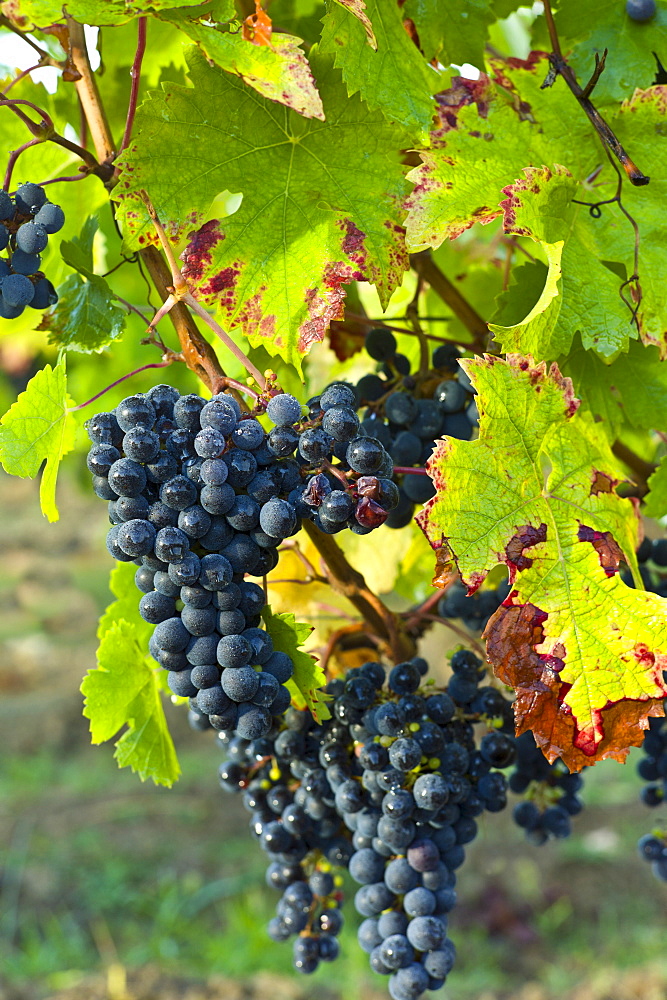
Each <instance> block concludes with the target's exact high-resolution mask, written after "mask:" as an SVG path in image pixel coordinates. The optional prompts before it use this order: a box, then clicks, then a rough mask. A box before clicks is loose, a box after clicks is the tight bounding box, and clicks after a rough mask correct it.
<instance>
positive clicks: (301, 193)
mask: <svg viewBox="0 0 667 1000" xmlns="http://www.w3.org/2000/svg"><path fill="white" fill-rule="evenodd" d="M313 60H314V56H313V52H312V51H311V64H313V65H314V67H316V75H317V80H318V84H319V88H320V93H321V95H322V99H323V103H324V108H325V113H326V121H325V122H320V121H317V120H315V119H304V118H302V117H301V116H300V115H298V114H296V113H295V112H294V111H291V110H290V109H288V108H279V109H277V108H276V106H275V104H273V103H272V102H270V101H267V100H265V99H264V98H261V97H260V96H259V95H258V94H257V93H256V92H255V91H253V90H251V89H249V88H248V87H246V86H245V85H244V84H243V83H242V81H241V80H239V79H237V78H236V77H234V76H232V75H230V74H228V73H224V72H223V71H222V70H219V69H218V68H216V67H210V66H209V65H208V64H207V63H206V61H205V60H204V58H203V57H202V56H201V55H200V54H199V53H198V52H196V51H195V52H193V53H192V54H191V56H190V66H191V71H190V77H191V80H192V83H193V86H192V87H176V86H173V87H172V86H169V87H168V88H167V89H165V91H164V93H161V94H153V95H152V96H151V98H150V99H149V100H148V101H147V102H146V103H145V104H144V105H143V106H142V108H140V110H139V112H138V114H137V126H138V135H137V139H136V141H135V142H134V143H133V144H132V148H131V149H130V150H128V151H127V152H126V153H125V154H124V155H123V158H122V174H121V179H120V182H119V184H118V185H117V187H116V188H115V195H116V197H117V198H118V199H119V200H120V205H119V216H120V218H121V219H122V220H123V225H124V227H125V230H126V240H127V243H128V245H130V246H132V247H136V246H141V245H143V244H145V243H147V242H154V240H155V235H154V232H153V228H152V225H151V222H150V219H149V217H148V216H147V214H146V212H145V209H144V206H143V203H142V202H141V200H140V199H139V198H138V197H137V192H138V191H140V190H141V189H145V190H147V191H148V193H149V195H150V198H151V200H152V202H153V204H154V205H155V208H156V210H157V212H158V215H159V216H160V218H161V219H162V220H163V223H166V228H167V231H168V232H169V233H170V235H171V236H172V237H173V238H174V240H178V239H179V238H180V237H181V236H182V235H184V234H185V233H186V232H187V231H188V230H190V229H192V228H193V226H196V225H198V224H201V222H202V221H203V218H204V216H205V213H206V212H207V211H208V209H209V207H210V205H211V202H212V200H213V199H214V198H215V196H216V195H217V194H218V193H219V192H220V191H222V190H225V189H227V190H229V191H241V192H242V193H243V201H242V203H241V206H240V208H239V209H238V211H236V212H235V213H234V214H233V215H231V216H229V217H228V218H226V219H224V220H222V221H219V220H216V219H213V220H211V221H209V222H207V223H205V225H204V226H202V228H201V229H200V230H199V231H198V232H194V233H192V235H191V239H190V242H189V244H188V246H187V247H186V248H185V250H184V251H183V254H182V260H183V261H184V263H185V267H184V274H185V277H186V278H187V280H188V282H189V284H190V286H191V287H192V288H193V289H194V291H195V294H196V295H197V296H198V297H199V299H200V301H202V303H204V304H206V305H209V306H217V307H218V309H219V311H220V313H221V314H222V319H223V321H224V322H227V323H228V325H229V326H231V327H238V328H239V329H240V331H241V332H242V333H243V334H244V335H246V336H247V337H248V339H249V341H250V344H251V346H253V347H258V346H260V345H261V346H264V347H266V349H267V350H268V351H269V352H270V353H271V354H272V355H276V354H277V355H279V356H280V357H281V358H283V360H285V361H287V362H289V363H291V364H294V365H295V366H296V367H297V369H299V370H300V365H301V358H302V356H303V355H304V354H306V353H307V352H308V351H309V350H310V348H311V346H312V345H313V344H314V343H317V342H319V341H321V340H323V339H324V336H325V335H326V331H327V328H328V325H329V323H330V322H331V320H332V319H339V318H342V309H343V302H344V294H345V292H344V285H345V284H346V283H349V282H351V281H353V280H358V279H359V280H360V279H364V280H368V281H371V282H374V283H375V284H376V285H377V288H378V293H379V295H380V297H381V299H382V302H383V303H384V304H386V302H387V301H388V298H389V296H390V294H391V292H392V291H393V289H394V288H395V287H396V286H397V285H398V284H399V283H400V281H401V280H402V276H403V272H404V270H405V269H406V268H407V264H408V260H407V254H406V251H405V244H404V235H403V229H402V227H401V226H400V218H401V215H400V209H399V205H400V200H401V198H402V196H403V194H404V190H405V183H404V176H403V168H402V167H401V163H400V153H399V150H400V148H401V145H402V143H403V142H408V141H409V140H408V139H407V136H406V133H405V132H404V131H403V130H402V129H400V128H398V127H396V126H394V125H390V124H389V123H385V122H383V121H382V119H381V118H380V117H379V115H378V112H371V111H370V110H369V109H368V108H367V107H366V106H365V105H364V104H363V103H362V102H361V101H360V100H359V99H358V98H348V97H347V95H346V92H345V87H344V85H343V84H342V83H341V81H340V75H339V73H338V72H337V71H335V70H333V69H332V67H331V65H330V64H329V63H328V62H327V61H323V60H322V59H321V58H319V57H318V58H316V61H315V62H314V61H313ZM169 163H172V164H173V169H165V165H166V164H169ZM352 163H355V164H357V165H361V164H363V169H355V170H353V171H351V170H350V165H351V164H352Z"/></svg>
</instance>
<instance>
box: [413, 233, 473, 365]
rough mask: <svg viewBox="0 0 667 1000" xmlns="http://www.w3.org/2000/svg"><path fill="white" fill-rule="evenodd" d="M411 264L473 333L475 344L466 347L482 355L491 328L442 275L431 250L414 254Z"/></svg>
mask: <svg viewBox="0 0 667 1000" xmlns="http://www.w3.org/2000/svg"><path fill="white" fill-rule="evenodd" d="M410 263H411V264H412V266H413V267H414V269H415V271H416V272H417V274H418V275H419V276H420V278H422V279H423V280H424V281H427V282H428V283H429V285H430V286H431V288H432V289H433V291H434V292H435V293H436V295H439V296H440V298H441V299H442V301H443V302H444V303H446V305H448V306H449V308H450V309H451V310H452V312H453V313H454V315H455V316H456V318H457V319H459V320H460V321H461V322H462V323H463V325H464V326H465V328H466V330H469V331H470V333H472V335H473V338H474V339H473V342H472V343H471V344H467V345H466V346H467V347H469V349H470V350H471V351H472V352H473V354H481V353H482V352H483V351H484V350H485V349H486V347H487V345H488V341H489V328H488V326H487V324H486V323H485V321H484V320H483V319H482V317H481V316H480V315H479V313H478V312H477V310H476V309H474V308H473V307H472V306H471V305H470V303H469V302H468V301H467V300H466V299H464V298H463V296H462V295H461V293H460V292H459V290H458V288H456V287H455V286H454V285H453V284H452V283H451V281H450V280H449V278H447V277H446V276H445V275H444V274H443V273H442V271H441V270H440V268H439V267H438V265H437V264H436V263H435V262H434V260H433V258H432V257H431V253H430V251H429V250H424V251H422V252H421V253H415V254H412V256H411V258H410Z"/></svg>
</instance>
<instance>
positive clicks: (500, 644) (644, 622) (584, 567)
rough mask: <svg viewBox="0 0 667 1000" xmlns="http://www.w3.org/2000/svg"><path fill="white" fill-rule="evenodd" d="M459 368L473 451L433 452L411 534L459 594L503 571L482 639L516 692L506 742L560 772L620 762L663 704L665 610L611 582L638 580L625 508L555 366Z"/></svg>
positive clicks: (493, 362)
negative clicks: (471, 404)
mask: <svg viewBox="0 0 667 1000" xmlns="http://www.w3.org/2000/svg"><path fill="white" fill-rule="evenodd" d="M463 364H464V367H465V369H466V371H467V373H468V375H469V376H470V378H471V380H472V382H473V385H474V386H475V388H476V389H477V392H478V397H477V400H478V403H477V405H478V408H479V411H480V433H479V438H478V440H476V441H459V440H456V439H453V438H446V439H445V440H444V441H441V442H440V443H439V445H438V447H437V450H436V452H435V453H434V455H433V457H432V458H431V460H430V462H429V463H428V466H427V468H428V471H429V474H430V476H431V478H432V479H433V482H434V484H435V486H436V488H437V493H436V496H435V497H434V498H433V499H432V500H430V501H429V502H428V504H427V505H426V507H425V509H424V511H423V513H422V514H421V515H419V519H418V520H419V522H420V525H421V527H422V528H423V530H424V532H425V533H426V535H427V537H428V539H429V541H430V542H431V545H432V546H433V547H434V548H436V549H437V550H438V552H439V554H440V557H441V559H440V561H441V564H442V560H443V556H445V555H449V557H450V560H451V561H452V562H453V563H455V564H456V566H457V568H458V570H459V572H460V574H461V578H462V579H463V581H464V583H465V584H466V585H467V586H468V588H469V592H471V593H472V592H473V591H474V590H476V589H477V588H478V587H479V586H480V585H481V583H482V582H483V581H484V579H485V577H486V575H487V574H488V573H489V571H490V570H491V569H493V567H494V566H495V565H497V564H498V563H504V564H505V565H506V566H507V567H508V570H509V574H510V583H511V587H512V589H511V591H510V594H509V596H508V597H507V599H506V600H505V602H504V604H503V605H502V606H501V607H500V608H499V609H498V611H497V612H496V613H495V614H494V615H493V616H492V618H491V619H490V621H489V624H488V625H487V628H486V631H485V633H484V637H485V639H486V643H487V654H488V657H489V660H490V662H491V664H492V666H493V669H494V671H495V673H496V675H497V676H498V677H499V678H500V679H501V680H502V681H504V682H505V683H507V684H510V685H512V687H514V688H515V690H516V693H517V701H516V705H515V717H516V726H517V732H518V733H521V732H523V731H525V730H526V729H532V730H533V732H534V734H535V738H536V740H537V742H538V744H539V745H540V746H541V747H542V749H543V750H544V753H545V754H546V756H547V757H548V758H549V759H550V760H553V759H555V758H556V757H562V759H563V760H564V761H565V763H566V764H567V765H568V767H570V768H571V769H572V770H578V769H579V768H581V767H584V766H585V765H587V764H594V763H595V762H596V761H597V760H601V759H603V758H605V757H614V758H616V759H618V760H623V759H624V758H625V756H626V754H627V751H628V748H629V747H631V746H637V745H639V744H640V743H641V741H642V739H643V735H644V734H643V730H644V729H646V727H647V725H648V719H649V718H650V717H651V716H655V715H662V714H663V709H662V700H663V699H664V697H665V696H666V695H667V685H666V684H665V681H664V680H663V676H662V672H663V670H665V669H667V601H666V600H665V599H664V598H661V597H658V596H657V595H656V594H653V593H647V592H646V591H643V590H635V589H633V588H631V587H628V586H627V585H626V584H625V583H624V582H623V581H622V580H621V577H620V575H619V572H618V570H619V562H620V561H621V560H624V561H625V562H627V563H628V564H629V565H630V566H631V567H632V568H633V571H634V572H635V574H636V573H637V564H636V558H635V554H634V553H635V547H636V544H637V514H636V507H635V504H634V502H633V501H632V500H628V499H622V498H621V497H619V496H618V494H617V493H616V492H615V487H616V486H617V485H618V484H619V481H620V479H621V477H622V472H621V471H620V469H619V465H618V462H617V461H616V459H615V458H614V456H613V455H612V453H611V451H610V449H609V447H608V445H607V444H606V442H605V440H604V437H603V435H601V434H600V433H599V430H598V428H597V427H596V425H595V424H594V422H593V420H592V419H591V418H590V416H589V415H588V414H587V413H585V412H582V411H581V410H580V409H579V400H577V399H576V398H575V397H574V393H573V389H572V383H571V382H570V380H569V379H568V378H564V377H563V376H562V375H561V373H560V371H559V370H558V367H557V366H556V365H555V364H554V365H552V366H551V368H550V369H549V370H547V366H546V364H545V363H544V362H541V363H540V364H535V363H534V362H533V360H532V358H530V357H521V356H519V355H509V356H508V358H507V360H506V361H503V360H501V359H499V358H495V357H489V356H487V357H485V358H484V359H478V360H473V361H466V362H463ZM639 586H641V582H639Z"/></svg>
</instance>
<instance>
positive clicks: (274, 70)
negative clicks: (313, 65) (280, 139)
mask: <svg viewBox="0 0 667 1000" xmlns="http://www.w3.org/2000/svg"><path fill="white" fill-rule="evenodd" d="M188 13H189V12H188V11H187V10H185V11H181V10H170V11H166V12H164V14H163V15H162V18H163V19H164V20H168V21H169V23H171V24H173V25H175V26H176V27H177V28H180V30H181V31H183V32H184V33H185V34H186V35H187V36H188V38H190V39H191V41H193V42H195V43H196V44H197V45H198V46H199V48H200V49H201V51H202V52H203V53H204V55H205V56H206V58H207V59H209V60H211V61H212V62H214V63H216V65H217V66H220V67H221V69H224V70H227V72H229V73H236V74H238V76H240V77H241V79H242V80H243V81H244V82H245V83H247V84H248V86H250V87H253V89H254V90H256V91H257V92H258V93H260V94H261V95H262V96H263V97H267V98H268V99H269V100H271V101H278V102H279V103H280V104H284V105H286V107H288V108H293V109H294V110H295V111H297V112H298V113H299V114H300V115H304V117H306V118H320V119H322V120H323V119H324V109H323V108H322V100H321V98H320V95H319V93H318V92H317V88H316V86H315V81H314V80H313V75H312V73H311V71H310V66H309V65H308V60H307V59H306V56H305V55H304V53H303V52H302V51H301V48H300V45H301V44H302V43H301V39H300V38H295V37H294V35H285V34H281V33H279V32H277V31H274V32H273V34H272V35H271V44H270V45H254V44H253V43H252V42H251V41H248V40H246V39H245V38H243V36H242V35H241V33H237V34H230V33H229V32H228V31H220V30H219V29H218V28H216V27H214V26H213V25H209V24H203V23H202V22H201V21H200V20H195V19H194V17H188ZM191 13H192V14H193V15H194V14H195V11H192V12H191Z"/></svg>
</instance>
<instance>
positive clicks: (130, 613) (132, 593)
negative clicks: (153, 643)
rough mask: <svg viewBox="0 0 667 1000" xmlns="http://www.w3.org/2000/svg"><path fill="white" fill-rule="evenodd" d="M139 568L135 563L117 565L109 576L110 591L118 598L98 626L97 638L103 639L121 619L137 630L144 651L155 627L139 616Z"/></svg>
mask: <svg viewBox="0 0 667 1000" xmlns="http://www.w3.org/2000/svg"><path fill="white" fill-rule="evenodd" d="M136 572H137V567H136V566H135V565H134V563H133V562H129V563H126V562H119V563H116V565H115V566H114V568H113V569H112V570H111V574H110V576H109V590H110V591H111V593H112V594H113V595H114V597H115V598H116V600H115V601H112V602H111V604H109V605H108V607H107V608H106V610H105V612H104V614H103V615H102V616H101V618H100V620H99V623H98V626H97V638H98V639H102V638H103V636H104V635H105V634H106V633H107V632H108V631H109V629H110V628H111V626H112V625H114V624H115V623H116V622H118V621H121V619H122V620H123V621H124V622H126V623H127V624H128V625H132V626H133V628H134V630H135V636H136V639H137V642H138V643H139V645H140V646H141V648H142V649H148V640H149V639H150V637H151V635H152V634H153V628H154V626H153V625H149V623H148V622H145V621H144V620H143V618H142V617H141V615H140V614H139V601H138V595H137V588H136V586H135V583H134V576H135V573H136Z"/></svg>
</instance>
